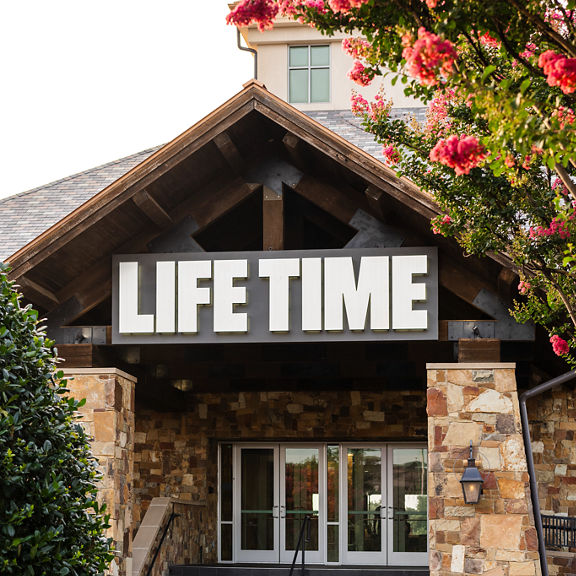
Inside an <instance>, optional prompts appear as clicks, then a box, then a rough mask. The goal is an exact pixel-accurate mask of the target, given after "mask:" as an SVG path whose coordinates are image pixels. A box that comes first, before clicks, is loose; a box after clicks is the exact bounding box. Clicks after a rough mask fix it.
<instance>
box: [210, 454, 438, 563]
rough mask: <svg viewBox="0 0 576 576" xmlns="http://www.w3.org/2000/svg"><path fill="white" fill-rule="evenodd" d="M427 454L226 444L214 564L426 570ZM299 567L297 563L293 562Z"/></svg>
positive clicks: (222, 457)
mask: <svg viewBox="0 0 576 576" xmlns="http://www.w3.org/2000/svg"><path fill="white" fill-rule="evenodd" d="M426 456H427V455H426V448H425V447H424V446H421V445H415V444H403V445H400V444H236V445H232V444H228V445H222V446H221V456H220V468H221V469H220V560H221V561H229V562H251V563H252V562H254V563H256V562H262V563H291V562H292V559H293V557H294V551H295V550H296V547H297V543H298V538H299V536H300V532H301V527H302V525H303V522H304V519H305V518H306V517H309V518H310V527H309V530H308V531H307V532H308V533H307V534H305V536H307V538H308V541H307V544H306V562H307V563H314V564H349V565H350V564H354V565H357V564H366V565H406V566H418V565H426V564H427V560H428V558H427V544H428V535H427V497H426V473H427V465H426ZM298 560H300V556H299V557H298Z"/></svg>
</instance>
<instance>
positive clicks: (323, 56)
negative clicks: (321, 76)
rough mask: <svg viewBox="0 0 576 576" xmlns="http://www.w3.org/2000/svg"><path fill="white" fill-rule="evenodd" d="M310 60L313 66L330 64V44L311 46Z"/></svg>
mask: <svg viewBox="0 0 576 576" xmlns="http://www.w3.org/2000/svg"><path fill="white" fill-rule="evenodd" d="M310 60H311V64H312V66H328V65H329V64H330V48H329V47H328V46H311V47H310Z"/></svg>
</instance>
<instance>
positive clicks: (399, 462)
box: [388, 445, 428, 566]
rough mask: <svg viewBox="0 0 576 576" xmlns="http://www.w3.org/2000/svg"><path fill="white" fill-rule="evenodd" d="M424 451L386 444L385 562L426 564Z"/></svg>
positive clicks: (426, 518)
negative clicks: (387, 508) (386, 559)
mask: <svg viewBox="0 0 576 576" xmlns="http://www.w3.org/2000/svg"><path fill="white" fill-rule="evenodd" d="M427 473H428V466H427V451H426V448H424V447H423V446H421V447H416V446H409V445H403V446H395V445H390V446H388V487H389V488H388V502H389V503H391V506H392V507H391V508H389V514H388V518H389V520H388V522H389V524H391V525H389V528H388V550H389V552H388V563H389V564H395V565H407V564H411V565H413V566H425V565H426V564H427V563H428V553H427V551H428V497H427V483H426V481H427Z"/></svg>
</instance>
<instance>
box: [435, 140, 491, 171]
mask: <svg viewBox="0 0 576 576" xmlns="http://www.w3.org/2000/svg"><path fill="white" fill-rule="evenodd" d="M487 156H488V154H487V152H486V149H485V148H484V146H482V145H481V144H480V143H479V142H478V139H477V138H476V137H475V136H465V135H462V136H460V138H458V136H456V135H453V136H450V138H447V139H441V140H439V141H438V143H437V144H436V146H434V148H432V150H431V151H430V160H432V162H440V164H444V166H449V167H450V168H454V171H455V172H456V175H457V176H461V175H462V174H469V173H470V170H472V168H476V167H477V166H478V165H479V164H480V163H481V162H482V161H483V160H485V159H486V157H487Z"/></svg>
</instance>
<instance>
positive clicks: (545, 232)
mask: <svg viewBox="0 0 576 576" xmlns="http://www.w3.org/2000/svg"><path fill="white" fill-rule="evenodd" d="M568 219H569V220H573V219H574V213H572V214H571V215H570V216H569V217H568ZM529 234H530V238H538V237H541V238H544V237H547V236H548V237H550V236H554V235H557V236H558V237H559V238H561V239H562V240H566V239H567V238H570V231H569V230H568V229H567V228H566V221H565V220H562V219H561V218H552V222H550V226H548V228H544V226H536V227H535V228H532V227H531V228H530V233H529Z"/></svg>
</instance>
